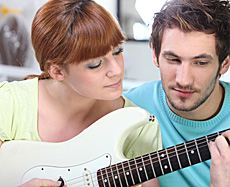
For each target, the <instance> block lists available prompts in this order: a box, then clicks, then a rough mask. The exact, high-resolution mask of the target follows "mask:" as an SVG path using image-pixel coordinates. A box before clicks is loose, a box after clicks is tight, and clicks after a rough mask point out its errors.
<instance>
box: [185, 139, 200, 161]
mask: <svg viewBox="0 0 230 187" xmlns="http://www.w3.org/2000/svg"><path fill="white" fill-rule="evenodd" d="M186 149H187V153H188V156H189V159H190V163H191V165H194V164H197V163H199V162H200V158H199V154H198V149H197V145H196V141H194V140H192V141H189V142H187V143H186Z"/></svg>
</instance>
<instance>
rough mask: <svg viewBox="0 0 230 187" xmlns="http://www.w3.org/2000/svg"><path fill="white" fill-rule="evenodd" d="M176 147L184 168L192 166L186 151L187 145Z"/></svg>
mask: <svg viewBox="0 0 230 187" xmlns="http://www.w3.org/2000/svg"><path fill="white" fill-rule="evenodd" d="M176 147H177V152H178V156H179V160H180V163H181V166H182V168H184V167H187V166H190V164H189V161H188V156H187V153H186V151H185V145H184V144H179V145H177V146H176Z"/></svg>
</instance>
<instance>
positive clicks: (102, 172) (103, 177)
mask: <svg viewBox="0 0 230 187" xmlns="http://www.w3.org/2000/svg"><path fill="white" fill-rule="evenodd" d="M99 171H100V174H99V175H98V183H99V186H104V187H105V186H107V185H106V184H107V176H106V173H105V169H100V170H99Z"/></svg>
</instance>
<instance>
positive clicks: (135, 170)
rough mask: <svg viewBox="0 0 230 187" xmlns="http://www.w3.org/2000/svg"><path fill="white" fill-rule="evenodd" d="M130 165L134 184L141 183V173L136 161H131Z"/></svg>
mask: <svg viewBox="0 0 230 187" xmlns="http://www.w3.org/2000/svg"><path fill="white" fill-rule="evenodd" d="M129 165H130V167H131V171H132V179H133V180H134V184H139V183H141V180H140V176H139V172H138V168H137V164H136V160H135V159H131V160H130V161H129Z"/></svg>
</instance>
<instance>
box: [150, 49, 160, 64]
mask: <svg viewBox="0 0 230 187" xmlns="http://www.w3.org/2000/svg"><path fill="white" fill-rule="evenodd" d="M152 52H153V63H154V64H155V66H156V67H158V68H159V63H158V60H157V55H156V52H155V49H154V47H153V45H152Z"/></svg>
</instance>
